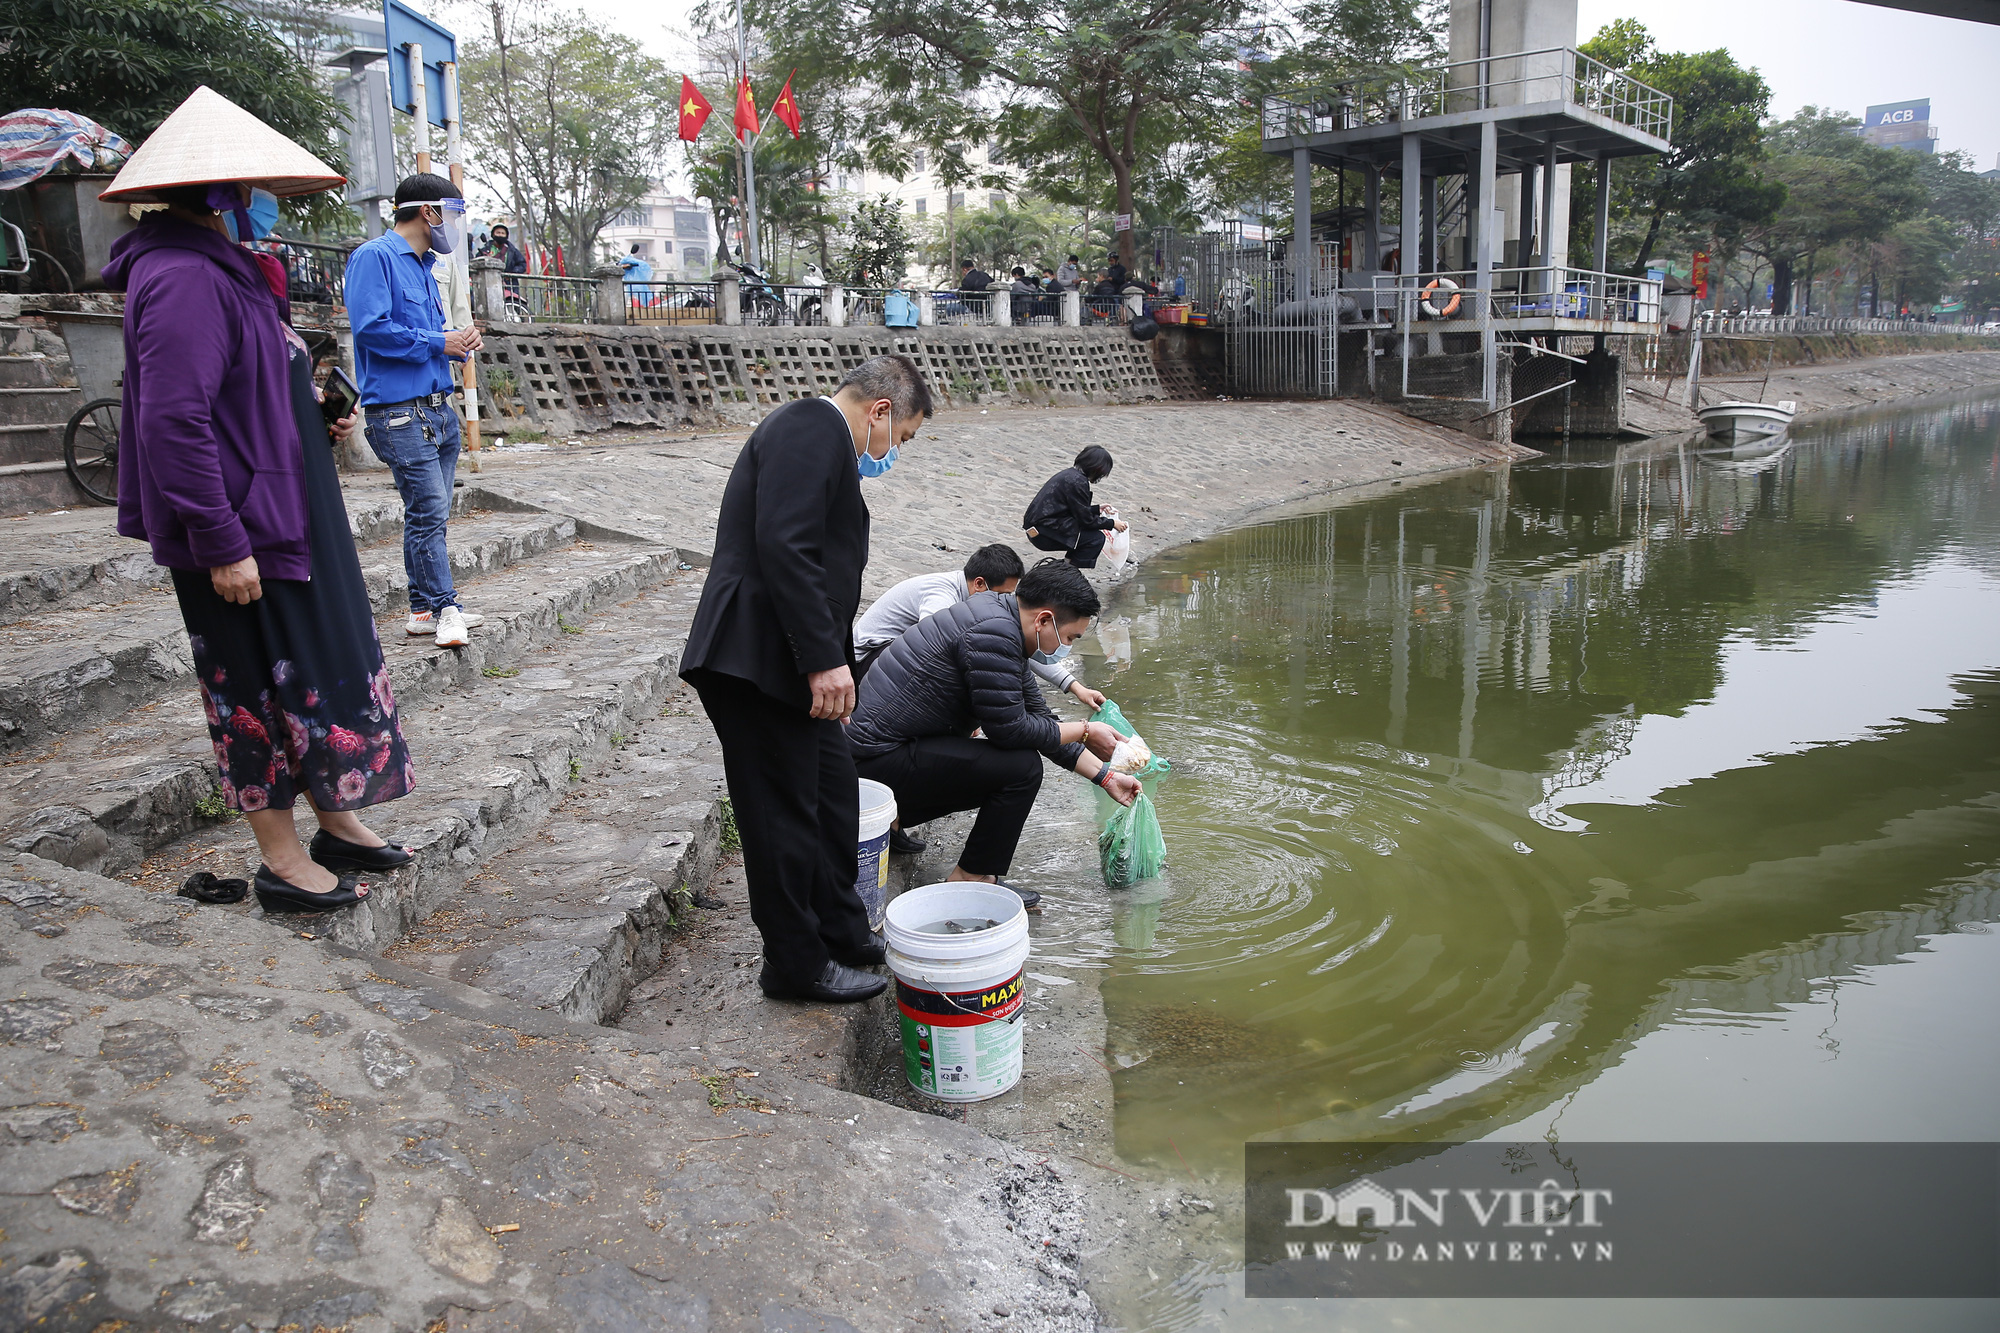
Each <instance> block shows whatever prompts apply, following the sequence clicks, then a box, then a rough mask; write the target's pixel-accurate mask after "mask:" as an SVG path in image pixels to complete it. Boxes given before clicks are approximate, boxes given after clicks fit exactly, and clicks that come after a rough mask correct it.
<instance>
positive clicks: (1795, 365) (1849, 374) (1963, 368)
mask: <svg viewBox="0 0 2000 1333" xmlns="http://www.w3.org/2000/svg"><path fill="white" fill-rule="evenodd" d="M1856 341H1859V340H1856V339H1837V340H1835V339H1801V338H1790V339H1779V340H1777V347H1778V351H1779V354H1778V355H1777V356H1776V357H1775V358H1774V359H1773V361H1772V364H1771V367H1770V372H1769V377H1768V381H1767V379H1766V374H1765V356H1766V353H1767V352H1768V351H1769V350H1770V344H1768V343H1764V342H1752V341H1749V340H1745V339H1722V340H1718V341H1716V342H1714V343H1709V344H1705V345H1704V350H1703V352H1702V362H1703V365H1704V367H1705V369H1704V370H1703V372H1702V377H1701V384H1702V401H1703V402H1707V403H1715V402H1720V401H1721V400H1722V399H1724V398H1730V397H1741V398H1752V399H1761V400H1762V401H1764V402H1771V403H1774V402H1778V401H1780V400H1782V399H1787V398H1789V399H1791V400H1792V401H1794V402H1796V403H1797V404H1798V405H1799V411H1800V412H1801V413H1812V412H1837V411H1841V410H1843V409H1846V408H1852V407H1867V406H1869V405H1871V404H1874V403H1885V402H1890V401H1893V400H1896V399H1901V398H1913V397H1918V396H1920V395H1923V394H1935V393H1958V392H1963V391H1965V390H1968V389H1978V388H1982V387H1986V386H1990V385H1995V384H2000V348H1991V350H1988V348H1989V347H1990V345H1991V342H1992V340H1991V339H1986V338H1977V339H1970V338H1969V339H1966V340H1965V341H1968V342H1971V343H1974V344H1975V346H1974V348H1973V349H1971V350H1965V351H1955V352H1934V351H1925V352H1913V353H1910V354H1908V355H1880V354H1877V355H1873V356H1868V357H1864V358H1862V359H1858V360H1833V359H1827V360H1818V361H1815V360H1813V359H1812V358H1811V357H1809V356H1804V355H1802V354H1801V353H1799V352H1798V351H1797V350H1796V349H1790V351H1791V356H1790V360H1789V363H1788V360H1787V357H1786V355H1785V353H1786V352H1787V350H1788V349H1787V348H1786V347H1785V344H1787V343H1807V342H1842V343H1847V342H1856ZM1868 341H1869V342H1873V343H1883V342H1893V340H1891V339H1887V338H1879V337H1878V338H1872V339H1869V340H1868ZM1717 348H1720V349H1722V350H1721V351H1719V352H1718V351H1716V350H1715V349H1717ZM1807 350H1808V351H1809V350H1810V349H1807ZM1829 350H1837V349H1829ZM1682 373H1683V372H1682V371H1680V370H1676V371H1675V376H1676V377H1675V378H1672V379H1668V378H1667V377H1666V376H1665V374H1664V373H1662V374H1660V375H1656V376H1654V377H1652V378H1642V377H1639V376H1636V375H1629V376H1628V377H1627V390H1626V393H1627V408H1628V411H1629V413H1630V419H1631V422H1632V425H1633V426H1634V427H1636V428H1637V429H1640V430H1645V431H1647V432H1649V433H1652V434H1670V433H1672V432H1674V431H1677V430H1694V429H1697V428H1698V426H1699V424H1700V423H1699V422H1697V421H1696V420H1695V418H1694V414H1693V413H1691V412H1689V411H1687V410H1686V407H1685V406H1684V404H1685V402H1686V394H1687V380H1686V379H1685V378H1680V376H1681V374H1682ZM1662 395H1665V397H1664V400H1663V398H1662Z"/></svg>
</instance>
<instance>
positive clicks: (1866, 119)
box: [1861, 97, 1933, 153]
mask: <svg viewBox="0 0 2000 1333" xmlns="http://www.w3.org/2000/svg"><path fill="white" fill-rule="evenodd" d="M1861 137H1862V138H1864V139H1866V140H1867V141H1868V142H1869V143H1872V144H1875V145H1876V146H1878V147H1881V148H1907V149H1909V150H1910V151H1911V152H1914V153H1928V152H1930V151H1931V145H1932V142H1933V141H1932V138H1931V99H1930V98H1928V97H1920V98H1918V99H1916V100H1915V101H1912V102H1885V103H1882V104H1881V105H1879V106H1871V107H1869V108H1868V111H1867V114H1866V115H1864V116H1863V117H1862V121H1861Z"/></svg>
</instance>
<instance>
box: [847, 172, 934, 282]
mask: <svg viewBox="0 0 2000 1333" xmlns="http://www.w3.org/2000/svg"><path fill="white" fill-rule="evenodd" d="M914 246H915V241H914V240H913V239H912V238H911V236H910V226H909V223H907V222H906V221H904V219H903V206H902V205H901V204H899V203H897V202H896V201H895V200H894V199H892V198H890V197H889V196H888V195H886V194H885V195H883V196H882V197H881V198H879V199H864V200H862V201H861V202H860V203H858V204H856V205H855V206H854V215H853V217H852V219H851V220H850V221H849V223H848V232H847V238H846V240H845V242H844V243H843V244H842V245H841V247H840V256H839V260H838V264H839V269H838V272H839V276H840V277H842V278H845V279H847V280H848V281H850V282H852V283H854V284H855V285H856V286H860V287H892V286H894V285H895V284H896V283H898V282H900V281H902V278H903V270H904V268H905V267H906V266H907V265H908V264H909V262H910V251H911V249H912V248H914ZM828 276H829V277H831V276H833V275H832V274H829V275H828Z"/></svg>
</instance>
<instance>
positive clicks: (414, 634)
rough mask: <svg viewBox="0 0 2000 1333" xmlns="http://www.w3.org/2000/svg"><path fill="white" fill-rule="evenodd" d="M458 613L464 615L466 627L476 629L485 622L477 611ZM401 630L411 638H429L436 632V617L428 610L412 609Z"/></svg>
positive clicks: (483, 617)
mask: <svg viewBox="0 0 2000 1333" xmlns="http://www.w3.org/2000/svg"><path fill="white" fill-rule="evenodd" d="M459 614H460V615H461V616H464V617H465V627H466V628H467V629H478V628H479V627H480V626H481V625H484V624H485V623H486V617H485V616H482V615H480V614H479V613H478V612H477V611H460V612H459ZM403 632H404V633H405V634H407V635H409V636H410V637H411V638H413V639H415V638H429V637H430V636H431V635H433V634H435V633H437V617H436V616H434V615H432V614H431V613H430V612H428V611H425V612H422V613H418V612H415V611H412V612H411V613H410V618H409V619H408V620H407V621H405V622H404V624H403Z"/></svg>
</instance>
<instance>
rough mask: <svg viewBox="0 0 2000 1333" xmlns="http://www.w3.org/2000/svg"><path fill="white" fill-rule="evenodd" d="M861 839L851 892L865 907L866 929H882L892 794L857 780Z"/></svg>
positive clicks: (886, 897)
mask: <svg viewBox="0 0 2000 1333" xmlns="http://www.w3.org/2000/svg"><path fill="white" fill-rule="evenodd" d="M860 781H861V840H860V842H859V843H857V844H856V845H855V852H854V891H855V892H856V893H859V894H860V895H861V905H862V906H863V907H866V908H867V909H868V929H870V930H880V929H882V908H883V906H884V905H885V904H886V903H887V902H888V900H889V826H890V825H891V824H893V823H895V822H896V793H895V792H893V791H890V790H889V789H888V788H887V787H885V786H883V785H882V784H881V783H879V782H870V781H869V780H868V779H867V778H862V779H861V780H860Z"/></svg>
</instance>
